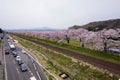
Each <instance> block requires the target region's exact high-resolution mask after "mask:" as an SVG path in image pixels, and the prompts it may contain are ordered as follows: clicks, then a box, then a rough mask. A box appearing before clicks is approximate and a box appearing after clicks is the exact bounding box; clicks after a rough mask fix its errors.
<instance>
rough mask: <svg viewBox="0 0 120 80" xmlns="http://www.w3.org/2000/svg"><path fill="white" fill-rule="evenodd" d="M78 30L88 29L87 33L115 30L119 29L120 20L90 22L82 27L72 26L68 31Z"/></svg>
mask: <svg viewBox="0 0 120 80" xmlns="http://www.w3.org/2000/svg"><path fill="white" fill-rule="evenodd" d="M78 28H85V29H88V30H89V31H99V30H103V29H111V28H112V29H116V28H120V19H111V20H106V21H97V22H91V23H88V24H86V25H83V26H79V25H74V26H72V27H70V28H69V29H78Z"/></svg>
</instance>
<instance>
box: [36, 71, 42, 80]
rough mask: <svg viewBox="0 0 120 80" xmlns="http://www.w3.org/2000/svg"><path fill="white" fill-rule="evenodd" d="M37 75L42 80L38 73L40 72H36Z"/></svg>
mask: <svg viewBox="0 0 120 80" xmlns="http://www.w3.org/2000/svg"><path fill="white" fill-rule="evenodd" d="M36 73H37V75H38V78H39V80H41V77H40V75H39V73H38V72H36Z"/></svg>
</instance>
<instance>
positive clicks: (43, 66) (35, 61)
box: [26, 50, 58, 80]
mask: <svg viewBox="0 0 120 80" xmlns="http://www.w3.org/2000/svg"><path fill="white" fill-rule="evenodd" d="M26 51H27V52H28V53H26V54H27V55H28V56H29V57H31V58H32V59H33V60H34V61H35V62H36V63H37V64H38V65H39V66H40V67H42V68H43V69H44V70H45V71H47V73H48V74H50V75H51V76H53V77H54V78H55V79H56V80H58V78H57V77H56V76H55V75H53V74H52V73H51V72H49V71H48V70H47V69H46V68H45V67H44V66H42V65H41V64H40V63H39V62H38V61H37V60H36V59H35V58H34V57H33V56H32V55H31V54H29V53H30V52H29V51H28V50H26Z"/></svg>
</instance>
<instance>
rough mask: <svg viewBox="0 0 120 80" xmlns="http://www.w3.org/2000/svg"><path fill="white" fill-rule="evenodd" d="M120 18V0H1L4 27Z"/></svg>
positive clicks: (1, 25)
mask: <svg viewBox="0 0 120 80" xmlns="http://www.w3.org/2000/svg"><path fill="white" fill-rule="evenodd" d="M116 18H120V0H0V28H4V29H22V28H27V29H29V28H35V27H51V28H63V29H64V28H68V27H70V26H73V25H83V24H87V23H89V22H93V21H101V20H108V19H116Z"/></svg>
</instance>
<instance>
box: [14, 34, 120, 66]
mask: <svg viewBox="0 0 120 80" xmlns="http://www.w3.org/2000/svg"><path fill="white" fill-rule="evenodd" d="M16 35H17V36H19V37H24V38H27V39H31V40H36V41H40V42H42V43H46V44H49V45H52V46H56V47H59V48H63V49H66V50H70V51H74V52H78V53H80V54H84V55H88V56H92V57H95V58H99V59H103V60H106V61H110V62H114V63H117V64H120V56H116V55H113V54H110V53H108V52H104V51H95V50H90V49H87V48H82V47H78V46H73V45H69V44H65V43H57V42H55V41H50V40H45V39H40V38H37V37H33V36H25V35H20V34H16Z"/></svg>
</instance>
